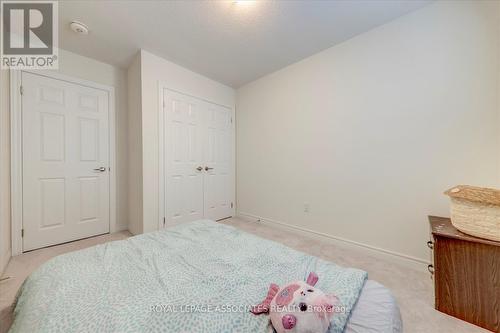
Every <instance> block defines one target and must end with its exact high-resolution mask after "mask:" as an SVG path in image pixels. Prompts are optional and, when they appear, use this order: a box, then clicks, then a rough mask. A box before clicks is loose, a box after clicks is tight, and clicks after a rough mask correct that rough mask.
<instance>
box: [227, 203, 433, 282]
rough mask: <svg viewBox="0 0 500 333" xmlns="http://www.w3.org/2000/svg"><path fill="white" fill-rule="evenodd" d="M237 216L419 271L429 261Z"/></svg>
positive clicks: (423, 269)
mask: <svg viewBox="0 0 500 333" xmlns="http://www.w3.org/2000/svg"><path fill="white" fill-rule="evenodd" d="M236 216H237V217H239V218H240V219H242V220H246V221H249V222H258V223H264V224H268V225H272V226H276V227H280V228H285V229H287V230H289V231H293V232H298V231H300V232H301V233H303V232H307V233H308V234H309V235H310V236H311V237H316V238H320V239H322V240H327V241H330V242H333V243H334V244H335V245H338V246H342V247H344V248H353V249H356V250H358V251H359V250H361V251H363V252H367V253H369V254H370V255H372V256H374V257H377V258H379V259H382V260H386V261H389V262H392V263H396V264H399V265H403V266H405V267H409V268H413V269H416V270H419V271H425V272H427V265H428V264H429V261H427V260H424V259H421V258H416V257H412V256H409V255H406V254H403V253H398V252H394V251H390V250H386V249H382V248H379V247H376V246H372V245H368V244H363V243H360V242H356V241H353V240H350V239H345V238H342V237H337V236H333V235H329V234H326V233H323V232H319V231H314V230H310V229H307V228H303V227H299V226H295V225H291V224H288V223H285V222H281V221H276V220H272V219H268V218H265V217H261V216H256V215H253V214H249V213H245V212H237V214H236Z"/></svg>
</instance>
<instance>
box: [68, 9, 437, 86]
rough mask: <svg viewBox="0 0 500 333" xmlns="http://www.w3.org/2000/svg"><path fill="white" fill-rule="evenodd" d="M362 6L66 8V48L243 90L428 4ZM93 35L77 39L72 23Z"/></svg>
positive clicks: (111, 62) (86, 54)
mask: <svg viewBox="0 0 500 333" xmlns="http://www.w3.org/2000/svg"><path fill="white" fill-rule="evenodd" d="M429 2H430V1H429V0H409V1H400V0H358V1H250V2H246V3H245V2H243V3H241V2H240V3H237V2H235V1H60V2H59V24H60V26H59V30H60V36H59V38H60V47H61V48H63V49H66V50H69V51H72V52H75V53H78V54H82V55H85V56H87V57H90V58H94V59H97V60H100V61H103V62H106V63H110V64H113V65H117V66H120V67H125V68H126V67H127V66H128V64H129V63H130V61H131V59H132V58H133V56H134V55H135V54H136V52H137V51H138V50H139V49H141V48H143V49H145V50H147V51H150V52H152V53H154V54H156V55H158V56H161V57H163V58H166V59H168V60H170V61H172V62H175V63H177V64H179V65H181V66H184V67H186V68H189V69H191V70H193V71H195V72H198V73H200V74H203V75H205V76H208V77H210V78H212V79H214V80H216V81H219V82H222V83H224V84H227V85H229V86H232V87H239V86H241V85H243V84H245V83H247V82H250V81H252V80H255V79H257V78H259V77H261V76H263V75H266V74H268V73H271V72H273V71H276V70H278V69H280V68H283V67H285V66H287V65H289V64H292V63H294V62H296V61H298V60H300V59H303V58H305V57H307V56H310V55H312V54H314V53H317V52H319V51H321V50H324V49H327V48H329V47H331V46H333V45H335V44H338V43H340V42H342V41H344V40H346V39H349V38H351V37H352V36H355V35H357V34H360V33H362V32H364V31H367V30H370V29H371V28H373V27H375V26H378V25H380V24H383V23H385V22H388V21H390V20H392V19H394V18H396V17H398V16H401V15H404V14H406V13H408V12H410V11H412V10H415V9H417V8H420V7H422V6H424V5H426V4H428V3H429ZM72 20H79V21H82V22H84V23H86V24H87V25H88V26H89V28H90V33H89V35H87V36H80V35H76V34H75V33H73V32H72V31H71V30H70V29H69V22H71V21H72Z"/></svg>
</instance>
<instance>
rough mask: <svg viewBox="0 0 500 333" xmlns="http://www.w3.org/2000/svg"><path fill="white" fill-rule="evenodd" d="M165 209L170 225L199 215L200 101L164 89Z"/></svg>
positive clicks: (201, 214) (200, 186)
mask: <svg viewBox="0 0 500 333" xmlns="http://www.w3.org/2000/svg"><path fill="white" fill-rule="evenodd" d="M164 119H165V126H164V128H165V134H164V140H165V142H164V147H165V155H164V156H165V168H166V170H165V199H166V202H165V211H166V216H165V219H166V225H167V226H171V225H175V224H178V223H182V222H189V221H194V220H199V219H202V218H203V173H204V170H203V111H202V105H201V102H200V101H199V100H197V99H194V98H191V97H189V96H186V95H183V94H179V93H175V92H172V91H169V90H166V89H165V90H164Z"/></svg>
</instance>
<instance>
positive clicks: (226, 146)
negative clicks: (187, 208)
mask: <svg viewBox="0 0 500 333" xmlns="http://www.w3.org/2000/svg"><path fill="white" fill-rule="evenodd" d="M205 105H206V112H205V115H206V118H205V119H206V122H205V123H206V126H205V140H204V141H205V148H204V160H205V171H206V174H205V186H204V192H205V195H204V197H205V218H209V219H212V220H220V219H223V218H226V217H230V216H231V215H232V212H233V209H232V200H233V172H232V168H233V163H232V160H233V155H232V152H233V145H232V142H233V131H232V111H231V109H229V108H226V107H223V106H220V105H216V104H211V103H205Z"/></svg>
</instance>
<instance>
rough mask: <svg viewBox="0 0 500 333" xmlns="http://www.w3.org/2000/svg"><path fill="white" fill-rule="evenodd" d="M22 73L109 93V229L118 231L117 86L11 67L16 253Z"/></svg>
mask: <svg viewBox="0 0 500 333" xmlns="http://www.w3.org/2000/svg"><path fill="white" fill-rule="evenodd" d="M22 72H26V73H31V74H35V75H40V76H45V77H48V78H51V79H55V80H61V81H66V82H69V83H73V84H78V85H81V86H86V87H90V88H94V89H99V90H103V91H106V92H107V93H108V103H109V105H108V108H109V114H108V117H109V119H108V121H109V133H108V135H109V168H110V170H109V232H110V233H112V232H115V231H118V226H117V223H116V144H115V124H116V123H115V120H116V117H115V88H114V87H112V86H108V85H104V84H100V83H96V82H93V81H88V80H84V79H80V78H76V77H72V76H68V75H64V74H60V73H57V72H52V71H30V70H10V158H11V161H10V201H11V247H12V256H15V255H19V254H22V253H23V238H22V235H21V233H22V229H23V168H22V165H23V164H22V163H23V158H22V157H23V154H22V147H23V145H22V134H23V132H22V130H23V128H22V125H23V124H22V105H21V83H22V81H21V75H22Z"/></svg>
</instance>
